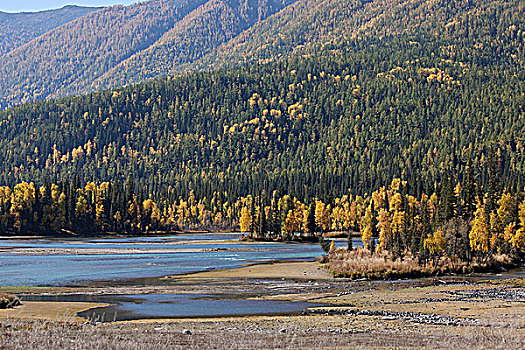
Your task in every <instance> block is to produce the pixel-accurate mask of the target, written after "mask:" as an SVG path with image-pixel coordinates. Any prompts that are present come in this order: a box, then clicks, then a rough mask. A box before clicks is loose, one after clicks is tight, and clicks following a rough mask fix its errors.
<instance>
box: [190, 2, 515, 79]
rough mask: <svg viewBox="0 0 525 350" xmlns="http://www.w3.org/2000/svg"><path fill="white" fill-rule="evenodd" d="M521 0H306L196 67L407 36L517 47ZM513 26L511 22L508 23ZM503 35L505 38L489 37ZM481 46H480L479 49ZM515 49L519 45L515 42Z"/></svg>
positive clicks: (274, 17) (270, 58) (271, 58)
mask: <svg viewBox="0 0 525 350" xmlns="http://www.w3.org/2000/svg"><path fill="white" fill-rule="evenodd" d="M524 6H525V4H524V3H523V2H522V1H490V0H460V1H449V0H432V1H430V0H321V1H319V0H301V1H298V2H296V3H294V4H293V5H291V6H288V7H287V8H286V9H285V10H283V11H282V12H280V13H278V14H276V15H274V16H272V17H270V18H269V19H268V20H266V21H263V22H260V23H257V24H256V25H254V26H253V27H252V28H250V29H249V30H246V31H245V32H244V33H242V34H241V35H239V36H238V37H236V38H234V39H233V40H231V41H229V42H228V43H225V44H223V45H222V46H221V47H219V49H218V50H216V51H214V52H212V53H210V54H209V55H207V56H206V57H204V58H203V59H202V60H199V61H197V62H195V64H194V65H193V66H192V67H191V68H193V69H201V68H210V67H211V68H215V67H220V66H235V65H238V64H240V63H247V62H268V61H269V60H274V59H278V58H280V57H282V56H285V55H289V54H294V53H295V54H301V53H305V52H308V51H309V50H310V49H311V48H312V47H314V48H315V47H316V44H323V45H329V44H334V43H338V42H341V41H344V40H347V39H352V40H357V41H360V40H366V39H367V38H383V37H394V36H400V35H403V36H405V39H403V40H406V38H408V37H410V38H411V39H412V40H414V44H417V42H418V41H420V40H425V41H431V40H438V41H440V42H445V41H446V42H449V43H450V44H451V45H453V47H451V51H450V52H451V53H454V50H455V49H457V48H458V47H461V46H462V43H465V44H466V45H471V46H472V45H474V44H477V45H478V46H479V45H494V44H496V45H500V46H505V47H506V49H507V51H509V50H512V48H509V45H514V44H515V43H516V42H515V40H517V39H518V42H519V38H520V37H521V38H522V33H521V31H522V30H523V28H519V27H518V26H517V24H518V22H519V23H522V20H521V18H523V16H524V15H525V11H524ZM507 25H508V26H507ZM496 34H499V35H500V40H503V41H504V42H502V43H492V42H490V40H492V39H493V38H494V36H495V35H496ZM476 50H479V48H476ZM514 50H516V47H514Z"/></svg>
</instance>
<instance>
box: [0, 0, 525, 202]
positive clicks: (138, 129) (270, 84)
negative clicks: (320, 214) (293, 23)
mask: <svg viewBox="0 0 525 350" xmlns="http://www.w3.org/2000/svg"><path fill="white" fill-rule="evenodd" d="M429 3H430V2H429ZM432 3H434V2H432ZM471 4H472V5H471V6H474V5H476V4H477V5H476V6H478V7H476V8H477V9H478V10H477V11H474V7H472V8H470V9H469V10H468V11H467V12H460V11H457V12H456V14H455V15H454V18H455V19H454V23H455V24H454V26H455V27H457V28H459V29H457V30H456V29H454V30H452V29H450V30H447V29H446V28H442V27H439V26H437V24H436V26H435V29H434V30H431V29H429V30H428V31H427V32H426V33H425V31H424V28H426V27H428V28H434V27H433V25H430V24H429V25H427V24H426V22H424V21H423V22H421V28H423V29H422V32H421V33H420V32H418V31H417V30H415V29H414V30H413V31H412V29H411V28H412V26H411V23H412V22H410V21H406V20H405V19H406V18H407V17H406V16H402V15H399V16H397V17H396V18H398V20H394V19H392V20H389V21H388V23H390V25H392V27H393V28H397V34H396V33H394V34H392V35H383V33H381V31H379V35H372V34H369V35H364V36H355V37H352V36H348V37H347V36H342V37H340V39H339V40H336V41H334V42H333V43H330V44H326V43H325V44H313V45H312V46H311V48H310V49H309V50H307V51H305V54H303V55H301V56H292V57H290V58H287V59H281V60H275V61H273V62H270V63H265V64H254V65H248V66H244V67H240V68H235V69H224V70H217V71H211V72H199V73H192V74H189V75H183V76H179V77H171V78H164V79H160V80H154V81H152V82H148V83H144V84H140V85H136V86H129V87H126V88H122V89H119V90H113V91H105V92H100V93H94V94H90V95H84V96H78V97H73V98H67V99H62V100H56V101H49V102H45V103H44V102H38V103H32V104H26V105H22V106H17V107H14V108H11V109H9V110H6V111H2V112H0V162H1V164H2V165H3V167H4V171H3V172H2V174H0V183H4V184H14V183H16V182H20V181H22V180H33V181H42V180H43V179H44V178H50V179H53V180H60V179H62V178H68V177H71V176H74V175H77V176H79V177H81V178H82V179H83V180H96V181H100V180H120V181H124V180H125V179H127V178H128V177H131V178H133V179H135V180H136V183H137V185H139V186H140V187H141V188H143V189H146V188H147V191H149V192H150V193H151V194H152V195H154V196H155V195H159V194H162V195H163V197H165V196H164V194H165V193H166V192H170V193H172V194H173V195H174V196H179V195H182V196H183V197H185V198H186V197H187V195H188V193H189V192H190V191H194V194H195V195H196V196H197V197H198V198H204V197H208V198H210V197H211V196H212V195H213V193H216V194H218V196H219V197H220V199H221V200H222V201H223V202H224V201H227V200H236V199H237V198H239V197H240V196H244V195H246V194H250V193H252V194H259V193H262V192H263V191H264V192H266V193H271V192H272V191H274V190H278V191H281V193H288V194H290V195H292V196H297V197H298V198H312V197H314V196H318V197H320V198H328V199H329V198H333V197H334V196H339V195H342V194H345V193H348V191H349V190H351V191H352V192H353V193H362V194H364V193H371V191H372V190H375V189H377V188H379V186H382V185H384V184H385V183H389V182H390V181H391V180H392V179H393V178H401V179H405V180H407V181H408V187H407V188H408V189H410V191H412V192H413V193H416V194H417V193H421V192H423V191H424V192H426V193H432V191H433V190H434V186H435V185H436V184H438V183H439V182H440V181H441V179H442V176H444V175H447V174H448V175H450V176H453V177H455V178H457V179H458V180H460V179H461V178H462V177H463V176H464V174H465V169H466V167H467V165H469V164H470V165H471V166H470V168H471V169H472V168H475V169H477V171H478V173H477V175H476V176H477V178H476V182H478V183H480V184H484V183H485V182H486V181H487V174H488V172H489V169H492V170H490V171H492V174H494V173H497V174H499V175H498V176H500V177H501V179H502V180H503V183H502V184H503V185H504V186H506V187H507V188H516V187H518V186H523V176H524V175H525V159H524V151H525V149H524V140H523V135H524V132H525V109H524V106H525V94H524V92H525V69H524V66H523V65H524V43H523V30H522V28H523V19H524V18H525V16H522V13H523V8H522V7H521V5H520V4H519V3H518V2H511V1H508V2H493V1H492V2H486V1H478V2H473V1H472V2H471ZM400 11H401V10H400ZM407 11H408V10H407ZM472 11H474V12H475V13H476V14H477V15H476V16H470V15H467V13H470V12H472ZM400 13H401V12H400ZM408 13H410V12H408ZM437 15H438V14H437ZM323 18H324V17H323ZM418 21H419V20H418ZM465 21H466V23H464V22H465ZM321 23H324V22H321ZM444 23H445V24H444V25H445V26H446V25H447V24H446V23H449V22H444ZM403 25H406V28H407V30H406V31H405V32H403V31H402V30H401V29H400V27H401V26H403ZM450 27H452V25H449V26H448V27H447V28H450ZM463 27H464V28H468V33H466V32H463V31H462V30H461V28H463ZM381 28H382V27H381ZM414 28H415V27H414Z"/></svg>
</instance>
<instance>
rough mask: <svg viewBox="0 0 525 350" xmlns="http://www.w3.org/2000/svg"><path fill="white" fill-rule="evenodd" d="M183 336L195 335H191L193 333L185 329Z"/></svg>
mask: <svg viewBox="0 0 525 350" xmlns="http://www.w3.org/2000/svg"><path fill="white" fill-rule="evenodd" d="M182 334H184V335H192V334H193V333H191V331H190V330H189V329H185V330H183V331H182Z"/></svg>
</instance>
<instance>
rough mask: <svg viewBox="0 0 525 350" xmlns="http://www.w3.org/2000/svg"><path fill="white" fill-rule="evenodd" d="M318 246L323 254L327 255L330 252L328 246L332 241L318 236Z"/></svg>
mask: <svg viewBox="0 0 525 350" xmlns="http://www.w3.org/2000/svg"><path fill="white" fill-rule="evenodd" d="M319 244H320V245H321V248H322V249H323V252H325V253H328V252H329V251H330V245H331V244H332V241H331V240H330V239H326V238H324V237H323V236H319Z"/></svg>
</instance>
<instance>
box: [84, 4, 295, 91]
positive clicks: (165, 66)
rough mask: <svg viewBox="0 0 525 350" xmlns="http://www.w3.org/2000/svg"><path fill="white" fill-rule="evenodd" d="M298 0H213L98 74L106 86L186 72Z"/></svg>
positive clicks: (98, 84)
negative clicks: (192, 65)
mask: <svg viewBox="0 0 525 350" xmlns="http://www.w3.org/2000/svg"><path fill="white" fill-rule="evenodd" d="M294 1H295V0H248V1H237V0H233V1H232V0H211V1H208V2H207V3H205V4H204V5H203V6H201V7H199V8H198V9H196V10H195V11H192V12H191V13H190V14H188V15H187V16H186V17H184V19H182V20H181V21H179V22H177V23H176V24H175V26H174V27H173V28H172V29H171V30H169V31H168V32H166V33H165V34H164V35H163V36H162V37H161V38H160V39H159V40H158V41H157V42H155V43H154V44H153V45H151V46H150V47H148V48H147V49H146V50H143V51H141V52H138V53H137V54H135V55H133V56H132V57H130V58H129V59H127V60H125V61H123V62H122V63H121V64H119V65H117V66H115V67H113V68H112V69H111V70H110V71H108V72H107V73H105V74H104V75H103V76H102V77H100V78H98V79H97V80H96V81H95V83H94V85H93V87H94V88H95V89H103V88H108V87H118V86H123V85H127V84H130V83H138V82H142V81H146V80H150V79H152V78H155V77H159V76H166V75H173V74H177V73H180V72H183V71H184V70H185V69H187V66H188V64H191V63H193V62H195V61H196V60H198V59H199V58H201V57H203V56H205V55H206V54H207V53H208V52H210V51H211V50H212V49H215V48H217V47H218V46H219V45H220V44H222V43H225V42H228V41H229V40H230V39H232V38H234V37H236V36H237V35H239V34H240V33H242V32H243V31H244V30H246V29H248V28H250V27H251V26H253V25H254V24H255V23H257V22H259V21H261V20H264V19H265V18H267V17H268V16H269V15H271V14H273V13H275V12H278V11H279V10H281V9H282V8H284V7H285V6H286V5H288V4H290V3H293V2H294Z"/></svg>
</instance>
